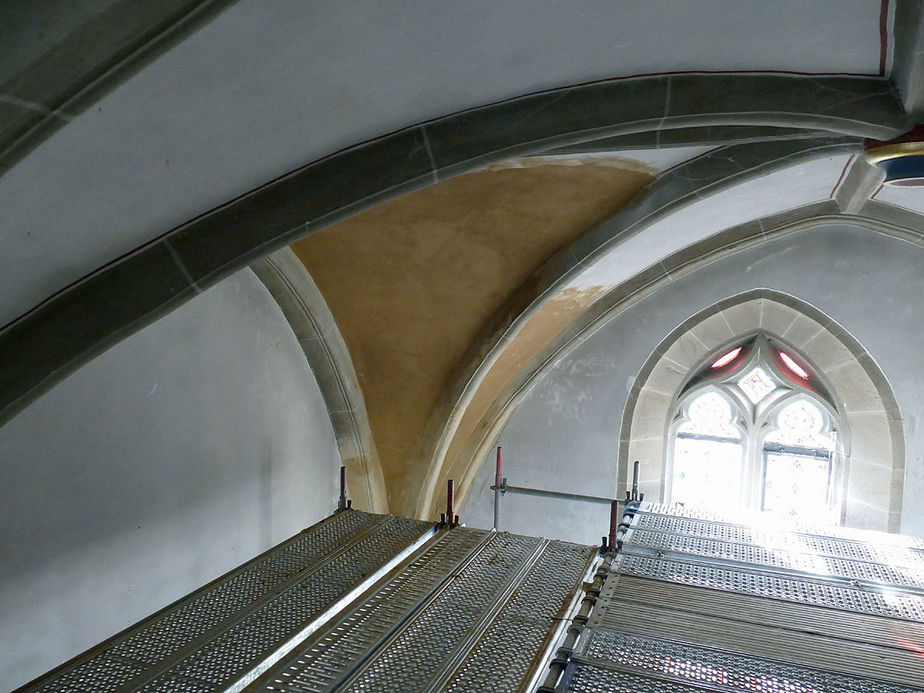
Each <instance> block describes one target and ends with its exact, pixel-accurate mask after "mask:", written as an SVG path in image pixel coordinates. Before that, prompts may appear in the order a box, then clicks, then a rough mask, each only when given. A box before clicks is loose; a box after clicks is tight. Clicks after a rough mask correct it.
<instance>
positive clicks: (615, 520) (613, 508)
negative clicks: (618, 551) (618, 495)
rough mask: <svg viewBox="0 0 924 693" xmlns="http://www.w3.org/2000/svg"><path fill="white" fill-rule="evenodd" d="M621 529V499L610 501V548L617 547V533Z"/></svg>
mask: <svg viewBox="0 0 924 693" xmlns="http://www.w3.org/2000/svg"><path fill="white" fill-rule="evenodd" d="M618 531H619V501H615V500H614V501H613V502H612V503H610V537H609V547H610V550H613V549H615V548H616V533H617V532H618Z"/></svg>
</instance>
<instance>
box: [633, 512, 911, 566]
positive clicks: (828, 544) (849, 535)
mask: <svg viewBox="0 0 924 693" xmlns="http://www.w3.org/2000/svg"><path fill="white" fill-rule="evenodd" d="M672 511H673V512H672ZM748 520H751V522H750V523H749V522H748ZM780 525H781V523H780V519H779V518H773V517H772V516H770V517H768V516H765V515H763V514H756V515H755V514H753V513H752V514H746V515H744V516H742V517H735V516H726V515H722V514H720V513H716V512H710V511H704V510H702V509H700V508H694V507H690V506H679V505H678V506H674V505H671V506H663V505H658V504H652V503H647V502H645V503H642V504H641V507H640V509H639V511H638V512H637V514H636V517H635V521H634V522H633V526H635V527H638V528H641V529H650V530H654V531H661V532H671V533H673V534H690V535H693V536H703V537H708V538H711V539H721V540H723V541H734V542H739V543H745V544H759V545H761V546H768V547H773V548H780V549H793V547H799V548H800V549H804V550H807V551H810V552H812V553H819V554H822V555H829V556H838V557H841V558H849V559H853V560H865V561H872V562H884V563H890V564H896V563H897V564H898V565H922V564H924V540H921V539H916V538H914V537H908V536H904V535H899V534H888V533H885V532H873V531H871V530H859V529H850V528H845V527H830V526H829V527H818V526H815V525H807V524H804V523H792V522H787V523H786V527H785V529H783V528H781V526H780Z"/></svg>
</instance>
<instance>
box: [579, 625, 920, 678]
mask: <svg viewBox="0 0 924 693" xmlns="http://www.w3.org/2000/svg"><path fill="white" fill-rule="evenodd" d="M574 660H575V661H576V662H578V663H579V664H580V665H585V666H588V667H593V668H596V669H604V670H609V671H613V672H622V673H625V674H635V675H638V676H645V677H650V678H654V679H658V680H661V681H666V682H674V683H677V684H686V685H691V686H704V687H707V688H708V689H709V690H715V691H723V692H724V691H728V692H729V693H739V692H740V691H760V692H761V693H814V692H816V691H824V692H825V693H920V692H921V690H922V689H921V688H918V687H915V686H905V685H899V684H895V683H892V682H883V681H876V680H873V679H869V678H864V677H862V676H861V675H846V674H840V673H836V672H832V671H825V670H823V669H818V668H813V667H807V666H799V665H795V664H791V663H787V662H782V661H777V660H772V659H767V658H763V657H757V656H754V655H751V654H743V653H740V652H730V651H725V650H718V649H713V648H708V647H702V646H698V645H693V644H690V643H686V642H681V641H677V640H667V639H659V638H651V637H645V636H642V635H639V634H637V633H635V632H627V631H625V630H610V629H599V628H588V629H587V630H586V631H585V632H584V635H583V637H582V639H581V647H580V650H579V652H578V654H576V655H575V657H574ZM859 673H860V672H858V674H859Z"/></svg>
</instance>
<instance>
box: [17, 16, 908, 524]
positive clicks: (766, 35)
mask: <svg viewBox="0 0 924 693" xmlns="http://www.w3.org/2000/svg"><path fill="white" fill-rule="evenodd" d="M24 8H25V9H24ZM0 45H4V46H7V47H8V49H7V50H5V51H4V53H3V55H2V56H0V85H2V86H0V113H2V114H3V115H4V127H3V128H2V129H0V171H2V176H0V209H3V215H2V218H0V229H2V238H3V243H4V253H3V254H2V255H0V269H2V271H0V289H2V291H0V322H2V323H5V326H4V327H3V328H2V330H0V358H2V360H3V363H4V364H6V367H5V368H4V369H3V372H2V373H0V392H2V399H0V411H2V413H3V416H4V417H6V418H9V417H10V416H13V415H15V413H16V412H17V411H19V410H21V408H22V407H23V406H25V405H26V404H27V403H28V402H30V401H32V399H34V398H35V397H36V396H38V395H39V394H40V393H41V392H43V391H44V390H46V389H47V388H49V387H51V386H53V384H54V383H55V382H57V381H58V380H59V379H60V378H62V377H64V376H65V375H66V374H67V373H69V372H70V371H72V370H73V369H74V368H76V367H78V366H79V365H80V364H81V363H83V362H85V361H86V360H87V359H89V358H91V357H92V356H93V355H95V354H97V353H99V352H100V351H101V350H103V349H105V348H106V347H107V346H109V345H111V344H113V343H115V342H116V341H117V340H118V339H120V338H122V337H124V336H126V335H127V334H130V333H131V332H132V331H134V330H137V329H139V328H140V327H141V326H143V325H144V324H147V323H148V322H150V321H152V320H155V319H157V318H158V317H159V316H161V315H163V314H164V313H165V312H167V311H169V310H171V309H172V308H174V307H175V306H177V305H179V304H180V303H181V302H183V301H185V300H187V299H189V298H191V297H193V296H195V295H196V294H197V293H198V292H200V291H202V290H204V289H206V288H207V287H208V286H210V285H212V284H214V283H215V282H216V281H218V280H219V279H221V278H222V277H224V276H227V275H228V274H230V273H232V272H234V271H237V270H240V269H241V268H244V267H246V266H247V264H248V263H250V262H252V261H253V260H255V259H256V258H259V257H261V256H262V255H265V254H266V253H268V252H270V251H273V250H276V249H279V248H284V247H286V246H288V245H291V247H292V249H293V250H294V252H295V253H296V254H297V255H298V257H299V258H300V259H301V260H302V262H303V265H304V267H305V268H306V270H307V271H308V273H309V274H310V275H311V277H312V278H313V279H314V281H315V282H316V284H317V286H318V287H319V288H320V290H321V293H322V295H323V297H324V299H325V300H326V301H327V303H328V306H329V307H330V309H331V312H332V314H333V317H334V320H335V321H336V324H337V327H338V328H339V330H340V332H341V333H342V335H343V339H344V340H345V342H346V344H347V346H348V348H349V353H350V356H351V358H352V361H353V366H354V368H355V370H356V373H357V375H358V377H359V382H360V385H361V390H362V395H363V397H364V399H365V404H366V409H367V411H368V416H369V425H370V428H371V431H372V435H373V437H374V438H375V445H376V447H377V448H378V452H379V461H380V464H381V467H382V472H383V473H384V483H385V486H386V489H387V492H388V498H389V505H390V507H391V509H392V510H394V511H398V512H405V513H410V514H416V515H419V516H427V515H432V514H433V513H434V511H435V503H436V499H437V494H436V489H437V487H438V486H439V484H440V483H442V482H443V481H444V480H445V479H446V478H449V477H452V478H456V479H458V480H460V481H461V482H462V486H463V489H462V490H463V493H464V490H465V484H466V483H467V482H468V481H470V480H471V478H472V475H473V474H474V471H475V469H476V468H477V463H478V462H479V460H480V456H481V455H482V453H483V451H484V449H485V446H486V445H489V444H490V440H491V437H492V435H494V434H495V433H496V431H497V427H498V426H499V425H500V424H501V423H502V422H503V420H504V416H505V412H507V411H509V406H510V403H511V402H514V401H515V400H516V397H517V396H518V395H517V393H518V392H519V391H520V390H521V389H522V388H523V386H524V384H525V383H526V382H528V381H529V379H530V378H531V377H533V374H534V373H535V372H537V371H538V370H539V369H540V368H541V366H542V364H543V363H545V362H547V361H548V360H549V359H552V358H554V355H555V354H556V353H558V352H559V351H560V350H561V349H562V348H563V347H564V346H565V345H566V344H568V343H569V341H573V340H574V339H578V338H580V335H582V334H584V333H585V332H586V331H587V330H588V329H590V328H591V327H592V325H593V324H594V323H595V321H599V320H600V319H602V317H603V316H605V315H606V314H607V312H608V311H611V310H613V309H615V308H617V307H618V306H620V305H625V304H626V303H627V302H631V301H633V300H637V298H638V297H639V296H641V295H644V293H645V292H646V291H653V290H656V289H657V286H658V285H659V283H662V282H665V281H670V277H671V275H672V273H676V272H682V271H685V268H688V267H690V266H693V265H695V264H696V263H697V262H702V261H705V260H707V259H708V258H711V257H715V256H717V255H720V254H722V253H726V252H730V251H732V250H734V249H735V248H740V247H743V246H745V245H759V244H760V243H762V242H764V241H765V240H766V239H768V238H771V237H773V236H774V235H775V234H779V233H785V232H787V231H788V230H791V229H792V228H794V227H797V226H799V225H806V224H824V223H828V222H829V221H830V220H831V219H834V218H839V217H843V216H844V215H849V216H850V217H851V218H854V219H859V220H861V222H862V223H865V224H867V225H869V226H876V225H878V226H888V227H889V228H892V229H910V230H915V229H920V228H921V217H920V216H919V215H920V214H921V213H924V200H922V199H921V198H920V197H919V196H917V195H915V194H914V191H908V190H894V189H890V188H882V189H880V182H881V174H880V173H879V172H878V170H877V169H875V168H874V167H872V166H870V165H869V164H868V163H867V162H866V161H865V159H864V157H863V148H864V140H865V139H867V138H870V139H876V140H887V139H890V138H892V137H896V136H899V135H901V134H902V133H904V132H906V131H908V130H910V129H911V128H912V127H913V126H914V125H915V124H916V122H917V121H918V120H920V110H921V105H922V99H921V97H922V93H924V78H922V74H924V72H922V45H924V40H922V28H921V5H920V3H917V2H913V1H912V0H882V1H881V2H880V1H875V0H831V1H829V2H816V3H804V2H801V1H797V0H786V1H779V2H774V3H766V2H759V1H757V0H749V1H744V2H742V1H740V0H721V1H718V2H713V3H709V4H706V5H704V4H701V3H689V2H684V1H683V0H661V1H657V2H647V3H633V4H631V5H626V4H624V3H608V2H587V3H581V5H580V7H578V8H575V7H574V6H570V5H569V6H564V5H561V4H556V3H540V4H536V3H535V2H525V1H524V2H510V3H503V4H500V5H498V4H497V3H482V2H474V1H473V2H463V3H459V2H435V3H428V4H426V5H420V4H419V3H412V2H398V3H387V4H385V5H383V4H381V3H375V2H361V3H349V4H348V3H340V4H334V5H330V6H325V7H316V6H310V5H306V4H305V3H303V2H298V1H296V0H279V1H278V2H272V3H266V2H259V1H258V0H240V1H238V2H226V1H221V2H220V1H214V2H207V1H201V0H200V1H199V2H193V1H191V0H187V1H186V2H182V1H180V0H176V1H174V2H169V3H159V4H158V6H157V8H144V9H143V11H142V10H141V9H139V8H138V6H137V3H128V2H113V1H110V2H102V1H100V2H95V3H94V2H88V3H80V4H77V5H75V4H73V3H65V2H61V1H59V0H43V1H42V2H36V3H29V4H28V5H23V6H22V7H5V8H3V9H0ZM65 65H66V66H67V68H68V69H66V70H65V69H63V68H62V66H65Z"/></svg>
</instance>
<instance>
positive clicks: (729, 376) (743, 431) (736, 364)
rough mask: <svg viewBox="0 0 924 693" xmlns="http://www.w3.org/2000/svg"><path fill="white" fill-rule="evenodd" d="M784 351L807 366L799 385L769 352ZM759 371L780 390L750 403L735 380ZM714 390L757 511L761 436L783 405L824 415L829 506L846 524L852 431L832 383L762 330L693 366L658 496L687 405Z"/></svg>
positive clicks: (674, 412)
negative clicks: (725, 358)
mask: <svg viewBox="0 0 924 693" xmlns="http://www.w3.org/2000/svg"><path fill="white" fill-rule="evenodd" d="M735 347H737V348H739V349H743V353H741V354H740V355H739V356H736V357H735V358H734V359H733V360H732V361H731V362H730V363H729V367H728V368H726V369H725V370H722V369H719V370H718V371H717V372H712V371H711V368H710V366H711V364H712V363H713V362H714V361H715V360H716V359H717V358H719V357H721V356H722V355H723V354H725V353H726V352H728V351H729V350H730V349H732V348H735ZM775 350H783V351H785V352H787V353H788V354H790V355H792V354H795V355H796V356H797V357H798V360H799V361H802V363H803V364H805V365H807V366H808V368H809V369H810V372H811V376H810V377H811V381H810V383H809V382H806V383H803V382H800V381H799V380H798V379H797V378H790V377H787V375H786V367H785V366H784V365H781V364H777V363H775V359H774V357H773V352H774V351H775ZM755 367H760V368H762V369H764V370H765V371H767V372H768V373H769V374H770V376H771V378H772V379H773V380H774V381H776V382H777V383H778V384H779V385H781V386H782V387H783V388H784V389H779V388H778V389H776V390H775V391H774V392H772V393H770V394H769V395H768V397H769V398H770V399H769V401H768V400H767V399H766V398H764V399H761V401H760V402H759V403H754V402H753V400H750V399H748V398H747V397H746V396H745V395H744V393H743V392H741V391H740V390H738V389H737V388H736V387H735V386H734V382H735V381H737V380H738V379H739V378H741V377H743V376H744V375H745V374H746V373H748V372H750V371H751V370H752V369H753V368H755ZM706 392H714V393H716V394H718V395H719V396H720V397H722V399H723V400H725V401H726V402H727V403H728V406H729V408H730V410H731V411H732V412H733V415H734V422H733V426H734V428H736V429H737V430H738V432H739V433H740V436H741V443H740V444H741V449H742V454H743V459H742V470H743V477H742V493H743V495H746V496H747V501H746V506H747V507H748V508H751V509H759V503H760V499H761V489H762V488H763V486H764V484H765V482H766V478H765V477H766V470H765V469H763V466H762V462H763V459H762V458H763V455H764V444H765V438H766V436H767V435H768V434H770V433H771V432H772V429H768V428H767V427H768V425H769V424H770V423H771V422H772V421H773V419H774V418H775V417H776V416H777V415H778V414H779V412H780V411H781V410H782V409H783V408H785V407H786V406H787V405H789V404H791V403H792V402H794V401H797V400H800V399H807V400H809V401H810V402H811V403H812V404H813V405H814V406H815V407H816V408H817V409H819V410H820V411H821V413H822V416H823V417H824V421H825V427H826V429H827V430H829V431H834V432H835V436H834V448H833V457H832V459H831V475H832V476H831V479H830V487H829V491H832V492H833V498H832V499H830V500H832V501H833V503H834V505H833V507H834V508H836V510H837V516H838V519H837V521H838V522H839V523H842V522H843V521H844V509H845V504H844V495H845V493H846V475H845V473H844V468H845V454H844V451H845V450H846V449H849V440H850V432H849V426H848V425H847V422H846V421H845V420H844V417H843V416H842V415H841V413H840V411H838V408H837V404H836V403H835V402H834V401H832V398H831V396H830V394H829V392H830V385H829V384H828V382H827V380H826V378H824V376H823V375H822V374H820V373H817V372H815V369H814V366H813V365H812V364H811V362H810V359H807V358H805V357H804V356H803V355H802V354H801V353H799V350H798V349H796V348H794V347H793V346H792V345H791V344H789V343H786V342H784V341H782V340H780V339H778V338H776V337H772V338H771V337H769V336H768V335H767V334H766V332H764V331H760V332H757V333H756V334H751V335H749V336H745V337H743V338H741V339H738V340H733V341H732V343H731V344H727V345H723V347H722V348H720V349H718V350H716V351H713V352H711V353H710V354H709V355H708V358H706V359H705V360H704V361H701V362H700V363H699V365H698V366H697V367H694V368H692V369H691V370H690V372H689V374H688V375H687V377H686V378H685V380H684V383H683V385H682V386H681V387H680V388H679V390H678V393H677V396H676V397H675V398H674V403H673V405H672V407H671V409H670V412H669V423H668V440H667V443H666V447H665V451H664V452H665V464H664V467H663V472H662V473H663V478H662V482H661V489H662V492H661V495H662V497H667V498H668V500H670V496H671V486H672V481H673V462H674V454H675V450H676V439H677V434H678V431H679V429H680V427H681V426H682V424H684V423H685V422H686V421H688V420H689V419H688V418H687V416H686V411H687V409H688V408H689V406H690V404H691V403H692V402H693V401H694V400H695V399H696V398H697V397H699V396H700V395H702V394H704V393H706Z"/></svg>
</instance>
